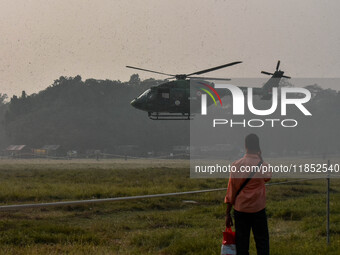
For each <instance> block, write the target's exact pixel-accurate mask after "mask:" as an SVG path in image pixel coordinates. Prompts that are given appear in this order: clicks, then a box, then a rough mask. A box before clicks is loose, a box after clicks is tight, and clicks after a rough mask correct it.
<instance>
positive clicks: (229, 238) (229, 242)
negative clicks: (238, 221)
mask: <svg viewBox="0 0 340 255" xmlns="http://www.w3.org/2000/svg"><path fill="white" fill-rule="evenodd" d="M233 254H236V242H235V232H234V231H233V230H232V229H231V228H226V229H225V231H224V232H223V241H222V247H221V255H233Z"/></svg>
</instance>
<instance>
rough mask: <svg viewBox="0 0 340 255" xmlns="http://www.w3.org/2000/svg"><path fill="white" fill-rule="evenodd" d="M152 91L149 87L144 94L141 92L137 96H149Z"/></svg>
mask: <svg viewBox="0 0 340 255" xmlns="http://www.w3.org/2000/svg"><path fill="white" fill-rule="evenodd" d="M150 93H151V89H147V90H145V91H144V92H143V93H142V94H140V95H139V96H138V97H137V98H138V99H140V98H142V97H147V96H148V95H149V94H150Z"/></svg>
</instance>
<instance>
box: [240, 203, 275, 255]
mask: <svg viewBox="0 0 340 255" xmlns="http://www.w3.org/2000/svg"><path fill="white" fill-rule="evenodd" d="M234 214H235V229H236V231H235V232H236V252H237V255H248V254H249V239H250V229H252V231H253V235H254V239H255V243H256V250H257V255H267V254H269V233H268V224H267V215H266V209H263V210H261V211H259V212H256V213H245V212H238V211H236V210H234Z"/></svg>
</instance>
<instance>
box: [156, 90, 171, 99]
mask: <svg viewBox="0 0 340 255" xmlns="http://www.w3.org/2000/svg"><path fill="white" fill-rule="evenodd" d="M158 97H159V98H161V99H170V89H160V90H158Z"/></svg>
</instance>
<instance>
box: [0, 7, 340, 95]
mask: <svg viewBox="0 0 340 255" xmlns="http://www.w3.org/2000/svg"><path fill="white" fill-rule="evenodd" d="M339 13H340V2H339V1H337V0H330V1H325V0H323V1H321V0H319V1H314V0H299V1H293V0H288V1H287V0H285V1H273V0H257V1H250V0H249V1H245V0H237V1H236V0H226V1H206V0H204V1H203V0H202V1H197V0H192V1H173V0H171V1H164V0H163V1H161V0H149V1H147V0H145V1H139V0H135V1H132V0H131V1H126V0H123V1H117V0H99V1H86V0H68V1H66V0H58V1H47V0H41V1H39V0H31V1H28V0H23V1H19V0H14V1H13V0H2V1H1V3H0V33H1V36H0V45H1V47H0V51H1V58H0V93H7V94H8V95H9V96H12V95H13V94H20V93H21V91H22V90H25V91H26V92H27V93H28V94H31V93H36V92H38V91H40V90H42V89H44V88H46V87H47V86H49V85H51V84H52V83H53V81H54V80H55V79H57V78H59V77H60V76H75V75H78V74H79V75H81V76H82V78H83V80H85V79H87V78H96V79H114V80H118V79H119V80H121V81H126V80H128V79H129V77H130V75H131V74H133V73H137V71H133V70H132V69H127V68H125V66H126V65H132V66H139V67H142V68H147V69H153V70H157V71H161V72H167V73H189V72H194V71H198V70H201V69H205V68H209V67H212V66H216V65H221V64H224V63H228V62H232V61H238V60H241V61H243V62H244V63H243V64H241V65H238V66H233V67H230V68H227V69H223V70H220V71H216V72H214V73H210V74H209V76H216V77H261V74H260V71H261V70H266V71H273V70H274V69H275V65H276V62H277V60H278V59H280V60H281V68H282V69H283V70H284V71H286V73H287V75H290V76H293V77H321V78H323V77H340V75H339V70H340V61H339V60H340V30H339V24H340V15H339ZM138 73H139V74H140V76H141V78H143V79H145V78H149V77H154V78H164V77H163V76H160V75H156V74H155V75H153V74H149V73H143V72H138ZM207 76H208V75H207Z"/></svg>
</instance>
